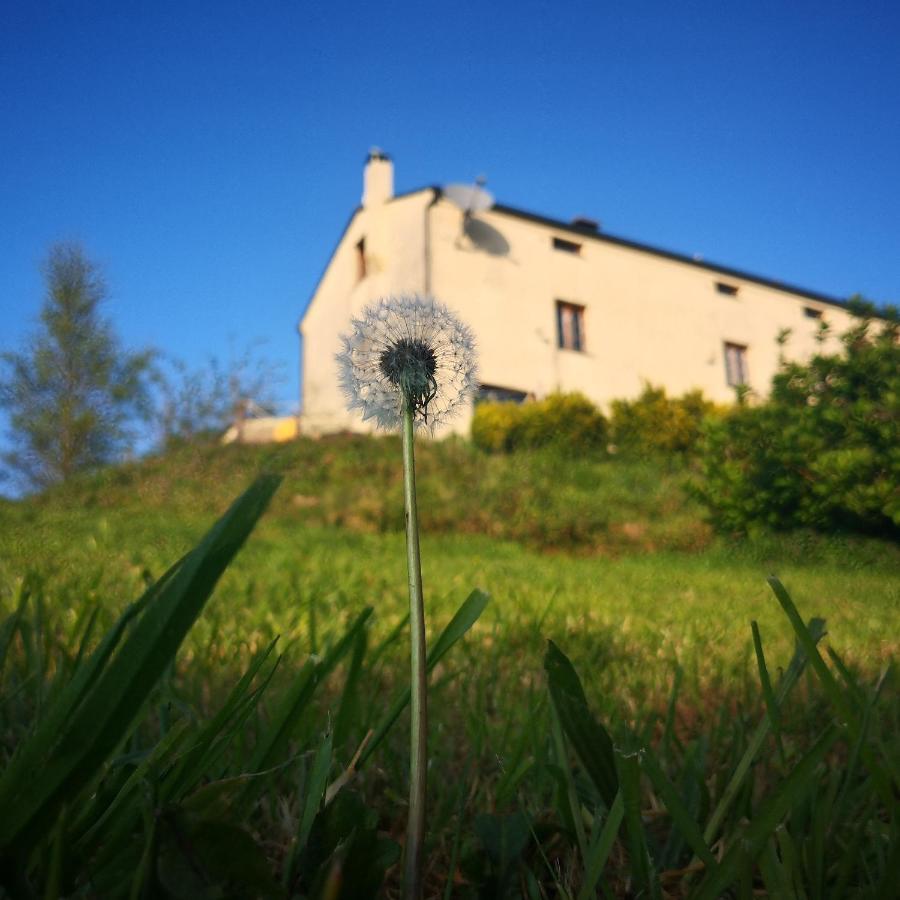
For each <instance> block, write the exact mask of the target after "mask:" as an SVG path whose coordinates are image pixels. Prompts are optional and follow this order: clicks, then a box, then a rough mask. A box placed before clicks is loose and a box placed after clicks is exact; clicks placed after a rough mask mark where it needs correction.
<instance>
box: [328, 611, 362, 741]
mask: <svg viewBox="0 0 900 900" xmlns="http://www.w3.org/2000/svg"><path fill="white" fill-rule="evenodd" d="M367 647H368V632H366V630H365V629H361V630H360V631H358V632H357V633H356V637H355V639H354V641H353V654H352V655H351V657H350V667H349V669H348V670H347V678H346V680H345V681H344V690H343V691H342V693H341V700H340V703H339V705H338V709H337V712H336V713H335V716H334V744H335V746H336V747H343V746H344V744H345V743H346V741H347V740H348V738H349V737H350V732H351V729H352V728H353V726H354V723H356V722H358V721H359V687H360V681H361V678H362V674H363V660H364V659H365V656H366V649H367Z"/></svg>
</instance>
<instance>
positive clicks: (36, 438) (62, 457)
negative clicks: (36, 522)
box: [0, 243, 153, 488]
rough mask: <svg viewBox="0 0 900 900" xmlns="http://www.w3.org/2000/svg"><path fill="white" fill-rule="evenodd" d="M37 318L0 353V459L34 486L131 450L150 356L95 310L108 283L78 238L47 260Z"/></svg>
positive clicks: (145, 397)
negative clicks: (0, 442)
mask: <svg viewBox="0 0 900 900" xmlns="http://www.w3.org/2000/svg"><path fill="white" fill-rule="evenodd" d="M44 276H45V280H46V285H47V293H46V298H45V300H44V305H43V307H42V309H41V313H40V320H39V321H40V324H39V327H38V329H37V331H36V332H35V334H34V335H32V337H31V338H30V339H29V341H28V344H27V348H26V349H25V350H24V351H23V352H19V353H4V354H2V355H0V407H2V408H4V409H5V410H6V411H7V413H8V416H9V425H10V440H11V449H10V450H9V451H8V452H6V453H5V454H4V455H3V459H4V462H5V463H6V464H7V465H8V466H9V468H10V469H11V470H13V471H14V472H15V473H17V474H18V476H19V477H20V478H22V479H23V480H24V482H25V483H26V484H28V485H29V486H31V487H36V488H43V487H47V486H49V485H51V484H54V483H57V482H60V481H65V480H67V479H68V478H70V477H71V476H72V475H74V474H76V473H77V472H81V471H85V470H88V469H93V468H96V467H98V466H102V465H105V464H107V463H110V462H112V461H114V460H115V459H117V458H119V457H120V455H121V454H122V453H123V452H124V451H126V450H128V449H129V448H130V447H131V446H132V445H133V441H134V439H135V437H136V433H135V428H134V426H135V423H136V422H137V421H139V420H140V419H142V418H143V417H144V416H145V415H146V414H147V413H148V412H149V393H148V384H147V376H148V373H149V370H150V365H151V362H152V358H153V354H152V353H151V352H149V351H145V352H141V353H133V352H129V351H127V350H124V349H122V347H121V346H120V343H119V340H118V338H117V336H116V335H115V333H114V331H113V330H112V327H111V326H110V324H109V323H108V322H107V321H106V320H105V319H104V318H102V317H101V315H100V311H99V309H100V305H101V304H102V303H103V301H104V300H105V299H106V296H107V290H106V285H105V283H104V280H103V277H102V274H101V273H100V271H99V269H98V267H97V266H96V265H95V264H94V263H93V262H91V261H90V260H89V259H87V257H86V256H85V253H84V251H83V250H82V248H81V247H80V246H79V245H78V244H68V243H60V244H54V245H53V246H52V247H51V248H50V251H49V253H48V255H47V260H46V263H45V265H44Z"/></svg>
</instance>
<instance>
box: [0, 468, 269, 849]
mask: <svg viewBox="0 0 900 900" xmlns="http://www.w3.org/2000/svg"><path fill="white" fill-rule="evenodd" d="M278 484H279V479H278V478H277V477H273V476H262V477H261V478H259V479H257V481H256V482H255V483H254V484H253V485H252V486H251V487H250V488H249V489H248V490H247V491H246V492H245V493H244V494H242V495H241V496H240V497H239V498H238V499H237V500H236V501H235V502H234V503H233V504H232V506H231V508H230V509H229V510H228V511H227V512H226V513H225V515H224V516H223V517H222V518H221V519H220V520H219V521H218V522H217V523H216V525H214V526H213V528H212V529H211V531H210V532H209V533H208V534H207V536H206V537H205V538H204V539H203V540H202V541H201V542H200V544H198V546H197V547H196V548H195V550H193V551H192V552H191V553H189V554H188V555H187V557H185V559H184V560H183V562H182V564H181V566H179V567H178V569H177V571H175V572H174V573H173V574H172V575H171V577H170V578H169V579H168V581H167V582H166V584H165V587H164V589H163V590H162V591H161V592H160V593H159V594H158V595H157V596H155V597H154V602H153V603H152V604H150V605H148V606H147V608H146V609H145V610H144V611H143V615H142V616H141V617H140V619H139V620H138V622H137V623H136V624H135V626H134V628H133V629H132V630H131V633H130V634H129V635H128V637H127V638H126V640H125V642H124V643H123V645H122V647H121V648H120V651H119V652H118V653H117V654H116V655H115V657H114V658H113V659H112V661H111V662H110V663H109V664H108V665H107V666H105V668H104V669H103V671H102V673H101V674H100V675H99V676H97V679H96V682H95V683H94V684H93V685H92V686H91V688H90V690H89V692H88V694H87V695H86V696H85V698H84V700H83V702H82V703H81V704H80V706H79V708H78V709H77V710H76V711H75V712H74V714H72V715H71V716H70V717H69V718H68V719H67V720H66V721H65V725H64V727H63V728H62V731H61V734H60V735H59V740H58V742H57V743H56V744H55V746H54V747H53V749H52V750H51V752H50V753H49V756H48V757H47V758H46V759H42V758H40V757H39V756H37V755H36V754H34V753H33V752H32V751H31V750H30V749H29V748H28V747H27V746H26V750H25V752H24V753H23V757H24V760H25V766H26V768H27V769H29V770H31V772H33V773H34V774H33V775H32V777H27V778H25V779H24V785H23V788H22V789H21V790H15V786H11V785H10V784H9V782H8V780H7V779H4V782H3V785H2V788H5V790H3V789H0V798H2V801H6V802H2V801H0V805H2V806H4V807H5V808H7V809H10V808H11V809H12V810H13V812H12V814H11V815H7V816H5V817H4V818H3V820H2V822H0V853H5V852H7V851H8V850H9V849H10V848H11V847H13V846H18V847H22V848H24V847H27V846H28V845H29V844H30V843H31V841H32V840H34V839H35V838H36V837H38V836H40V835H41V833H42V832H43V831H44V830H45V829H46V826H47V823H48V821H52V819H53V818H55V815H56V811H57V810H58V809H59V807H60V805H61V804H62V803H63V802H64V801H65V800H66V799H67V798H68V797H70V796H72V795H73V794H74V793H75V792H76V791H77V790H79V789H80V788H81V786H82V785H83V784H84V783H85V782H86V781H87V779H88V778H90V777H91V776H92V775H93V773H94V772H95V771H96V770H97V768H98V767H99V766H100V765H101V764H102V762H103V760H104V759H105V758H106V757H107V755H108V754H109V753H110V752H112V750H113V749H114V748H115V746H116V744H117V743H118V742H119V741H120V740H121V738H122V736H123V735H124V734H125V732H126V731H127V729H128V727H129V726H130V724H131V722H132V721H133V719H134V718H135V716H136V715H137V713H138V712H139V711H140V709H141V706H142V705H143V702H144V700H145V699H146V698H147V696H148V695H149V693H150V691H151V690H152V689H153V687H154V685H155V684H156V682H157V679H158V678H159V677H160V675H162V673H163V672H164V671H165V669H166V667H167V666H168V665H169V663H170V662H171V660H172V658H173V657H174V656H175V653H176V652H177V650H178V648H179V646H180V645H181V642H182V640H183V639H184V637H185V635H186V634H187V632H188V631H189V630H190V628H191V626H192V625H193V623H194V621H195V620H196V618H197V616H198V615H199V614H200V612H201V610H202V609H203V607H204V605H205V603H206V600H207V599H208V598H209V596H210V594H211V593H212V591H213V588H214V587H215V585H216V583H217V582H218V580H219V578H220V576H221V575H222V573H223V572H224V570H225V568H226V567H227V565H228V564H229V563H230V562H231V560H232V559H233V557H234V555H235V554H236V553H237V552H238V550H239V549H240V548H241V546H242V545H243V543H244V541H245V540H246V539H247V537H248V536H249V534H250V532H251V531H252V530H253V527H254V526H255V524H256V522H257V520H258V519H259V517H260V516H261V515H262V513H263V511H264V510H265V508H266V506H267V505H268V503H269V501H270V500H271V498H272V495H273V494H274V492H275V490H276V488H277V487H278ZM38 768H39V772H40V776H39V777H36V776H37V770H38ZM9 794H13V796H12V797H10V796H9ZM10 801H11V802H10Z"/></svg>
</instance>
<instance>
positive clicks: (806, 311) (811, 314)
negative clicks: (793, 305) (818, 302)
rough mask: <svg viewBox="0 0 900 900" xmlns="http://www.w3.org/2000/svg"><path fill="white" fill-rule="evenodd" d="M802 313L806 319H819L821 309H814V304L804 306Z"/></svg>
mask: <svg viewBox="0 0 900 900" xmlns="http://www.w3.org/2000/svg"><path fill="white" fill-rule="evenodd" d="M803 315H804V316H806V318H807V319H821V318H822V310H821V309H816V308H815V307H814V306H804V307H803Z"/></svg>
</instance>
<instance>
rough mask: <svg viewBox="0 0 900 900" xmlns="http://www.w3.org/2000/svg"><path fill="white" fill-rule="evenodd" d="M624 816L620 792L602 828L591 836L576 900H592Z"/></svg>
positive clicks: (623, 805)
mask: <svg viewBox="0 0 900 900" xmlns="http://www.w3.org/2000/svg"><path fill="white" fill-rule="evenodd" d="M624 815H625V804H624V803H623V802H622V792H621V791H620V792H619V793H617V794H616V799H615V800H613V805H612V806H611V807H610V809H609V815H608V816H607V817H606V821H605V822H604V823H603V827H602V828H598V829H597V834H596V837H595V836H593V835H592V836H591V846H590V848H589V849H588V856H587V859H586V860H585V861H584V880H583V882H582V885H581V890H580V891H579V892H578V900H593V898H594V896H595V893H594V891H595V889H596V887H597V882H598V881H599V880H600V876H601V875H602V874H603V869H604V868H605V867H606V862H607V860H608V859H609V854H610V853H611V852H612V848H613V843H614V842H615V840H616V835H617V834H618V833H619V826H621V824H622V817H623V816H624Z"/></svg>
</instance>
